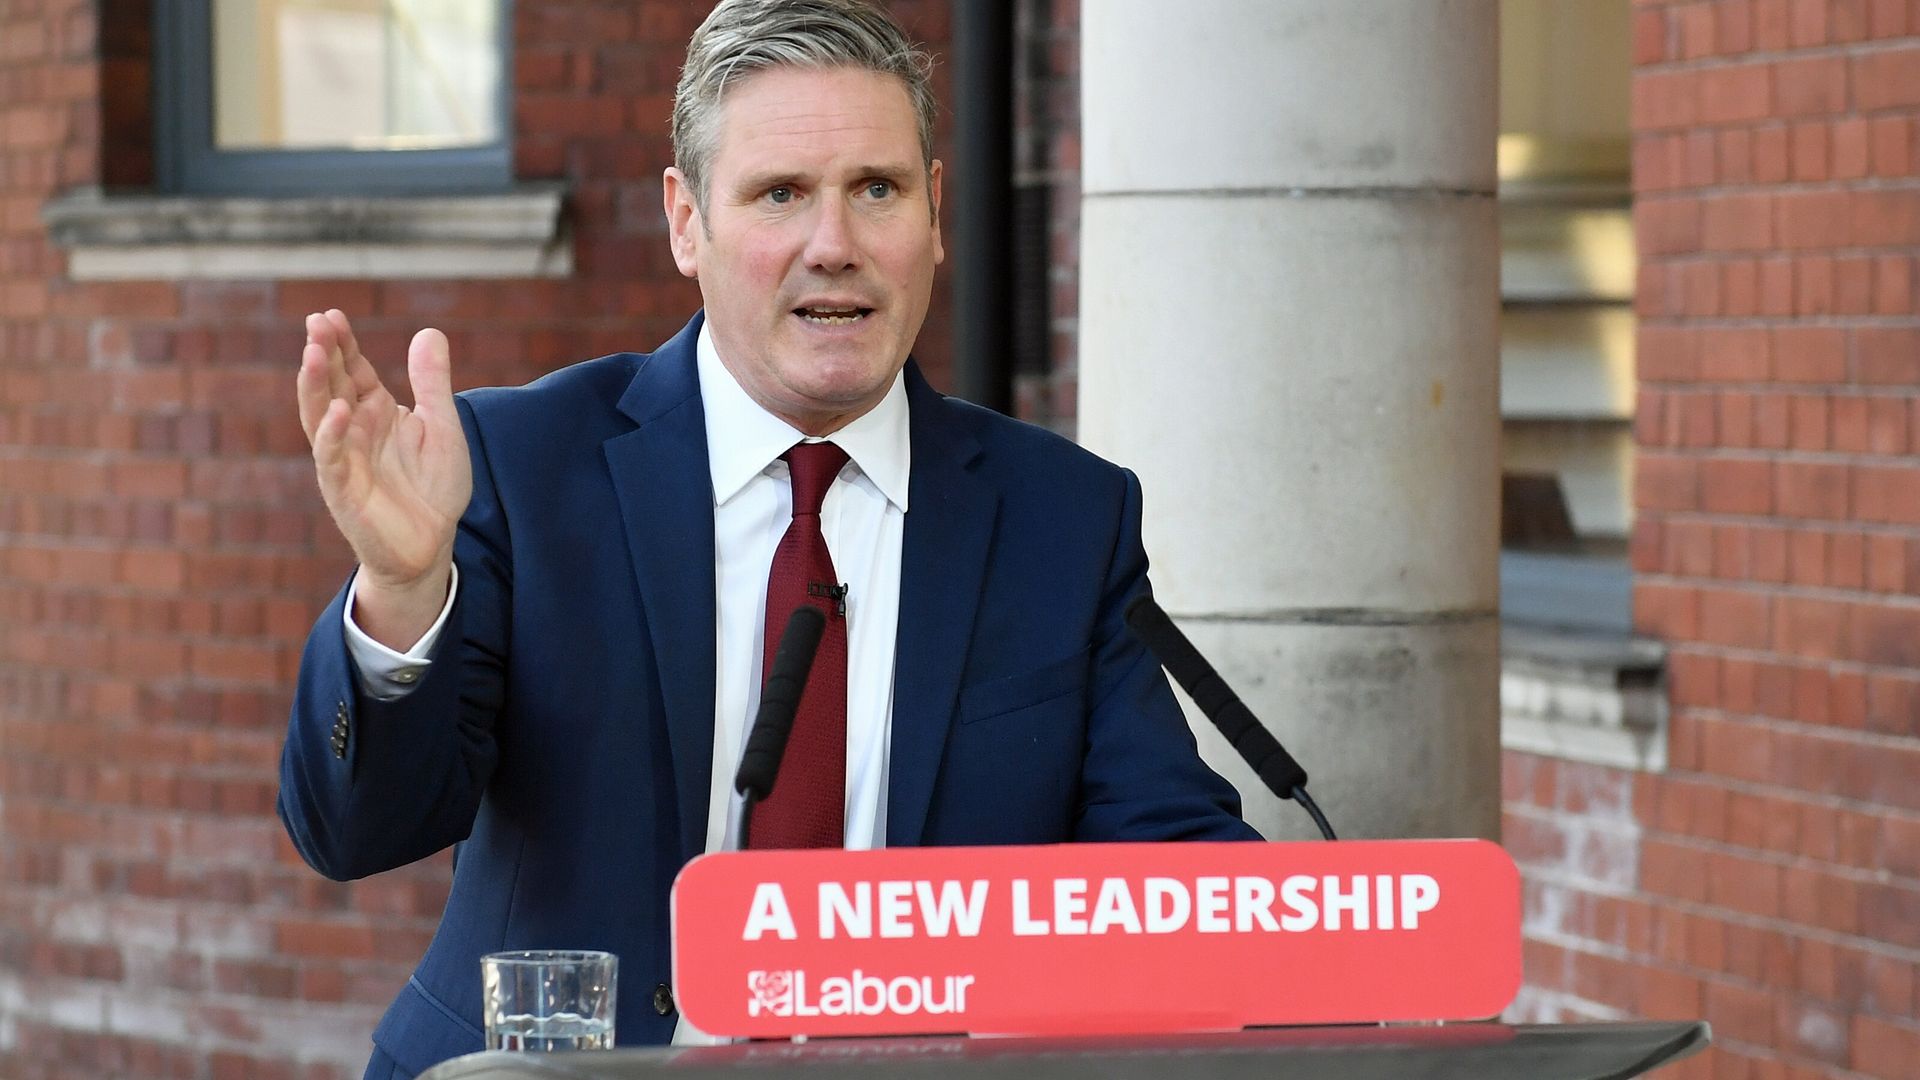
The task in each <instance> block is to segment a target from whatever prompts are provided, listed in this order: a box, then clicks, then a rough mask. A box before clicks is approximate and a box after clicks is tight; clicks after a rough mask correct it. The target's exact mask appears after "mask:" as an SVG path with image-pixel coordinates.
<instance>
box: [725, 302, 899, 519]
mask: <svg viewBox="0 0 1920 1080" xmlns="http://www.w3.org/2000/svg"><path fill="white" fill-rule="evenodd" d="M694 356H695V358H696V360H695V363H696V366H697V368H698V370H699V375H700V404H701V407H702V409H703V410H704V411H705V412H706V417H707V467H708V469H709V470H711V472H712V476H713V501H714V505H716V506H720V505H725V504H726V503H728V502H730V501H732V499H733V497H734V496H735V495H738V494H740V491H741V489H742V488H745V487H746V486H747V484H748V483H749V482H750V481H751V480H752V479H753V478H754V477H756V476H758V475H760V474H761V473H763V472H765V471H766V469H767V466H768V465H770V464H772V463H773V462H774V461H775V460H776V459H778V458H779V457H780V455H781V454H784V453H786V452H787V448H788V447H790V446H792V445H793V444H794V443H797V442H802V441H814V442H818V441H820V440H817V439H816V440H808V438H807V436H805V435H803V434H801V433H800V431H799V430H798V429H796V428H795V427H793V425H791V424H789V423H787V422H786V421H785V420H782V419H780V418H779V417H777V416H775V415H773V414H772V413H770V412H768V411H767V410H765V409H763V408H761V407H760V404H759V403H758V402H756V401H754V400H753V399H752V398H750V397H748V396H747V392H746V391H745V390H743V389H741V388H740V384H739V383H738V382H736V381H734V378H733V374H732V373H731V372H729V371H728V370H727V369H726V366H725V365H724V364H722V363H721V362H720V353H719V352H718V351H717V350H716V349H715V348H714V344H713V334H712V333H711V332H710V331H709V330H708V329H707V325H706V323H704V322H703V323H701V325H700V337H699V341H698V343H697V345H696V346H695V349H694ZM909 430H910V429H909V426H908V423H907V384H906V376H905V374H904V373H896V374H895V375H894V377H893V385H892V386H891V387H889V388H888V389H887V396H885V397H883V398H881V399H880V403H879V404H878V405H875V406H874V407H873V408H871V409H869V410H867V412H865V413H863V414H862V415H860V416H858V417H856V418H855V419H854V420H853V421H852V422H851V423H849V424H848V425H847V426H846V427H843V428H841V429H840V430H839V431H836V432H834V433H833V434H832V435H831V436H829V438H831V439H832V441H833V442H834V443H835V444H836V445H838V446H839V447H840V449H842V450H845V451H846V452H847V457H849V458H851V459H852V461H853V464H854V465H855V466H856V467H858V468H859V470H860V471H861V472H862V473H864V474H865V475H866V477H867V479H868V480H871V481H872V482H873V486H874V487H876V488H879V489H880V494H882V495H884V496H886V497H887V501H888V502H890V503H892V504H893V505H895V506H896V507H899V509H900V512H901V513H905V512H906V510H907V475H908V472H909V466H910V464H911V462H912V440H911V438H910V437H909Z"/></svg>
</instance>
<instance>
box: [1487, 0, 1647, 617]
mask: <svg viewBox="0 0 1920 1080" xmlns="http://www.w3.org/2000/svg"><path fill="white" fill-rule="evenodd" d="M1630 16H1631V12H1630V11H1629V9H1628V7H1627V5H1625V4H1605V3H1593V2H1592V0H1502V4H1501V9H1500V35H1501V42H1500V64H1501V73H1500V75H1501V80H1500V132H1501V134H1500V147H1499V162H1500V204H1501V209H1500V220H1501V292H1502V308H1501V333H1502V346H1501V357H1500V359H1501V412H1502V419H1503V431H1504V451H1503V464H1504V468H1505V472H1506V484H1505V496H1506V498H1505V506H1506V514H1505V521H1504V523H1503V529H1502V547H1503V555H1502V559H1501V576H1502V586H1503V589H1502V591H1503V596H1504V597H1505V599H1504V600H1503V605H1502V606H1503V608H1504V613H1505V615H1506V616H1507V618H1508V619H1509V620H1510V621H1513V622H1519V623H1526V624H1532V625H1537V626H1551V627H1557V628H1560V629H1570V630H1577V631H1585V632H1602V633H1607V634H1617V635H1625V634H1626V633H1627V632H1628V631H1629V629H1630V627H1631V619H1630V611H1631V576H1630V574H1629V573H1628V570H1627V563H1626V538H1627V536H1628V534H1629V532H1630V530H1631V528H1632V513H1633V505H1632V496H1631V490H1632V489H1631V482H1630V481H1631V477H1632V470H1633V428H1632V422H1633V405H1634V374H1633V338H1634V316H1633V288H1634V277H1635V261H1636V260H1635V254H1634V241H1633V219H1632V188H1631V183H1630V162H1631V155H1630V129H1629V123H1628V89H1629V85H1630V79H1631V74H1632V59H1631V54H1630V51H1629V23H1628V20H1629V18H1630Z"/></svg>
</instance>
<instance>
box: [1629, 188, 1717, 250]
mask: <svg viewBox="0 0 1920 1080" xmlns="http://www.w3.org/2000/svg"><path fill="white" fill-rule="evenodd" d="M1633 219H1634V235H1635V236H1636V237H1637V239H1638V241H1639V245H1640V252H1641V254H1642V255H1670V254H1676V253H1681V252H1691V251H1698V250H1700V245H1701V237H1702V229H1703V223H1702V214H1701V202H1700V200H1699V199H1697V198H1692V197H1671V196H1669V197H1665V198H1657V199H1640V200H1637V201H1636V202H1635V204H1634V208H1633Z"/></svg>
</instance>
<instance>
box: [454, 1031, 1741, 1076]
mask: <svg viewBox="0 0 1920 1080" xmlns="http://www.w3.org/2000/svg"><path fill="white" fill-rule="evenodd" d="M1706 1043H1707V1026H1706V1025H1705V1024H1703V1023H1700V1022H1698V1021H1689V1022H1666V1023H1620V1024H1521V1025H1512V1026H1509V1025H1505V1024H1446V1025H1439V1026H1406V1027H1401V1026H1391V1027H1382V1026H1378V1025H1368V1026H1349V1027H1313V1028H1279V1029H1262V1030H1254V1031H1243V1032H1238V1033H1232V1034H1213V1035H1174V1036H1152V1037H1148V1036H1139V1037H1131V1038H1127V1037H1088V1038H1073V1039H1062V1038H1019V1039H967V1038H952V1037H948V1038H892V1039H814V1040H811V1041H808V1042H804V1043H795V1042H785V1041H781V1042H752V1043H740V1044H736V1045H732V1046H712V1047H697V1048H658V1049H633V1050H613V1051H608V1052H605V1053H592V1052H582V1053H573V1054H538V1055H536V1054H508V1053H501V1052H498V1051H494V1052H488V1053H481V1054H469V1055H467V1056H466V1057H462V1058H455V1059H454V1060H452V1061H448V1062H444V1063H442V1064H440V1065H438V1066H436V1067H434V1068H433V1069H431V1070H429V1071H428V1072H426V1073H425V1074H423V1075H422V1076H421V1078H420V1080H535V1078H546V1080H556V1078H560V1077H568V1078H574V1080H643V1078H652V1077H667V1078H693V1077H725V1076H739V1077H743V1078H751V1077H759V1076H772V1075H784V1074H785V1072H786V1071H792V1072H795V1073H799V1074H801V1075H806V1076H819V1077H829V1076H848V1077H858V1078H861V1080H893V1078H896V1077H897V1078H899V1080H1083V1078H1084V1080H1095V1078H1099V1080H1169V1078H1172V1077H1180V1078H1186V1077H1193V1078H1196V1080H1276V1078H1282V1077H1284V1078H1285V1080H1625V1078H1627V1077H1632V1076H1639V1075H1641V1074H1643V1073H1645V1072H1647V1071H1649V1070H1651V1069H1653V1068H1655V1067H1657V1066H1660V1065H1664V1064H1666V1063H1668V1062H1670V1061H1675V1060H1678V1059H1680V1058H1683V1057H1686V1056H1687V1055H1689V1054H1692V1053H1694V1052H1696V1051H1698V1050H1699V1049H1700V1048H1701V1047H1703V1046H1705V1045H1706Z"/></svg>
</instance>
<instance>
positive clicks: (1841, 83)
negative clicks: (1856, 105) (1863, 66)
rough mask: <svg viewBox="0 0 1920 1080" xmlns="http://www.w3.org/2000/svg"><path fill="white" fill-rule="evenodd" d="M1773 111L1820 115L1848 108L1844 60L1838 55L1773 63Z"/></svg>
mask: <svg viewBox="0 0 1920 1080" xmlns="http://www.w3.org/2000/svg"><path fill="white" fill-rule="evenodd" d="M1773 92H1774V112H1773V115H1775V116H1781V117H1793V116H1823V115H1828V114H1832V113H1837V112H1843V111H1845V110H1846V108H1847V62H1846V58H1844V57H1841V56H1813V57H1804V58H1797V59H1791V60H1781V61H1779V62H1778V63H1776V64H1774V66H1773Z"/></svg>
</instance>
